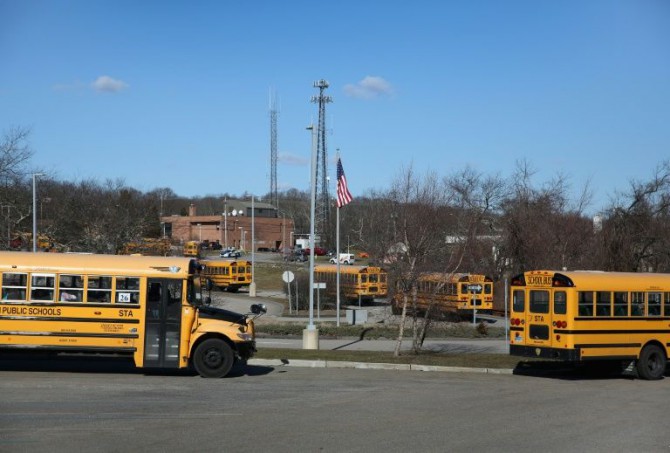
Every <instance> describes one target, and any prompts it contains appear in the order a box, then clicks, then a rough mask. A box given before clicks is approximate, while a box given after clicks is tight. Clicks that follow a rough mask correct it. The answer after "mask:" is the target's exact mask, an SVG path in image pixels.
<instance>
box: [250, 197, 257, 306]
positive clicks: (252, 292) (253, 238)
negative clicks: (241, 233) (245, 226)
mask: <svg viewBox="0 0 670 453" xmlns="http://www.w3.org/2000/svg"><path fill="white" fill-rule="evenodd" d="M254 198H256V197H254V196H253V195H252V196H251V284H250V285H249V297H256V280H255V279H254V277H255V275H254V267H255V264H256V263H255V261H256V255H255V253H256V214H255V213H254V211H255V210H256V209H255V208H254Z"/></svg>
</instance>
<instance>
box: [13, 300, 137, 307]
mask: <svg viewBox="0 0 670 453" xmlns="http://www.w3.org/2000/svg"><path fill="white" fill-rule="evenodd" d="M2 304H3V305H9V306H12V307H54V308H58V307H80V308H87V307H88V308H141V306H140V304H131V303H128V302H113V303H112V302H52V301H49V302H33V301H30V302H28V303H26V302H24V301H21V302H18V303H17V302H15V301H2Z"/></svg>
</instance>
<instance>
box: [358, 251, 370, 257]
mask: <svg viewBox="0 0 670 453" xmlns="http://www.w3.org/2000/svg"><path fill="white" fill-rule="evenodd" d="M358 257H359V258H370V254H369V253H368V252H358Z"/></svg>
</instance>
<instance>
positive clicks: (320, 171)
mask: <svg viewBox="0 0 670 453" xmlns="http://www.w3.org/2000/svg"><path fill="white" fill-rule="evenodd" d="M329 86H330V85H329V84H328V82H327V81H326V80H323V79H321V80H317V81H316V82H314V88H318V89H319V95H318V96H312V102H314V103H315V104H318V105H319V124H318V127H317V131H316V135H317V150H316V158H317V166H316V207H315V217H316V219H315V220H316V230H317V232H318V234H319V236H320V238H321V240H322V241H325V245H326V247H329V246H330V245H331V243H332V240H331V237H330V204H331V203H330V195H329V194H328V151H327V148H326V104H328V103H330V102H333V98H332V97H330V96H326V95H325V94H324V92H325V90H326V88H328V87H329ZM321 244H324V242H322V243H321Z"/></svg>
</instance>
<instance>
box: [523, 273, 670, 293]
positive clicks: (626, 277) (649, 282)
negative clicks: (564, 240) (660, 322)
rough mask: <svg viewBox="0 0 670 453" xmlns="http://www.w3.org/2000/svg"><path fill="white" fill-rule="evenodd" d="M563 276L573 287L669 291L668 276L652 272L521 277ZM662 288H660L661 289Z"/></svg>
mask: <svg viewBox="0 0 670 453" xmlns="http://www.w3.org/2000/svg"><path fill="white" fill-rule="evenodd" d="M557 274H558V275H563V276H565V277H567V278H569V279H570V280H571V281H572V283H573V284H574V286H575V287H579V288H583V289H593V290H597V289H599V288H605V287H606V288H608V289H611V290H617V289H620V290H625V289H628V290H630V289H634V288H642V289H647V288H648V289H654V287H659V289H665V290H666V291H667V290H670V274H659V273H653V272H604V271H549V270H539V271H527V272H524V273H523V274H522V275H524V277H529V276H551V277H553V276H554V275H557ZM661 287H662V288H661Z"/></svg>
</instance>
